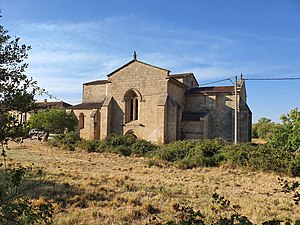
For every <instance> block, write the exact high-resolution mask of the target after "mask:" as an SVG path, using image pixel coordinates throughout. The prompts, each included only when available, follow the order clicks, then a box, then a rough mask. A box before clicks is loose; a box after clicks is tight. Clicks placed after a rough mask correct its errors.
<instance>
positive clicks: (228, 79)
mask: <svg viewBox="0 0 300 225" xmlns="http://www.w3.org/2000/svg"><path fill="white" fill-rule="evenodd" d="M226 80H229V81H230V82H231V83H233V82H232V80H231V79H230V78H226V79H222V80H217V81H213V82H209V83H205V84H200V85H199V86H204V85H208V84H215V83H219V82H222V81H226ZM233 84H234V83H233Z"/></svg>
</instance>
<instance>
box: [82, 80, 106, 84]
mask: <svg viewBox="0 0 300 225" xmlns="http://www.w3.org/2000/svg"><path fill="white" fill-rule="evenodd" d="M109 82H110V81H108V80H95V81H91V82H87V83H84V84H83V85H95V84H106V83H109Z"/></svg>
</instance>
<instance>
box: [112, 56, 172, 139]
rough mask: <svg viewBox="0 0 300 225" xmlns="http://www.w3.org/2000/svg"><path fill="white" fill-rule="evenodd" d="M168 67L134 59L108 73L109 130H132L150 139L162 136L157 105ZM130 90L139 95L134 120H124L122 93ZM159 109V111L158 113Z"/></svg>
mask: <svg viewBox="0 0 300 225" xmlns="http://www.w3.org/2000/svg"><path fill="white" fill-rule="evenodd" d="M168 73H169V71H167V70H164V69H160V68H157V67H153V66H150V65H147V64H144V63H141V62H139V61H134V62H132V63H131V64H129V65H127V66H126V67H124V68H122V69H120V70H118V71H116V72H115V73H113V74H112V75H110V76H109V78H108V80H109V81H110V82H111V83H110V84H109V86H108V87H109V88H108V95H110V96H113V98H114V104H113V107H112V114H111V116H112V118H113V119H112V130H111V132H112V133H117V134H126V133H127V132H131V133H134V134H135V135H136V136H138V137H140V138H143V139H146V140H150V141H153V142H163V140H164V135H162V134H163V133H164V130H161V129H164V126H163V127H162V126H161V123H164V120H165V116H164V109H163V111H162V110H161V109H160V107H158V103H159V100H160V98H161V95H163V94H165V93H167V77H168ZM128 90H133V91H134V92H136V93H137V95H138V97H139V106H138V111H139V116H138V120H135V121H131V122H128V123H126V122H125V104H126V101H125V100H124V96H125V93H126V92H127V91H128ZM162 113H163V115H162Z"/></svg>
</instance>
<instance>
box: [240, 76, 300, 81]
mask: <svg viewBox="0 0 300 225" xmlns="http://www.w3.org/2000/svg"><path fill="white" fill-rule="evenodd" d="M243 80H258V81H259V80H261V81H263V80H266V81H268V80H300V77H279V78H243Z"/></svg>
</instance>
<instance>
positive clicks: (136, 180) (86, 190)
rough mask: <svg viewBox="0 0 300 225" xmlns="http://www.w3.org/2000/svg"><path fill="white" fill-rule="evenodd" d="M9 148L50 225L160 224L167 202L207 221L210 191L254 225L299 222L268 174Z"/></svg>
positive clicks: (34, 146) (167, 214)
mask: <svg viewBox="0 0 300 225" xmlns="http://www.w3.org/2000/svg"><path fill="white" fill-rule="evenodd" d="M10 146H11V148H12V149H11V150H10V151H9V152H8V155H9V156H10V157H11V158H13V159H14V162H20V163H21V164H22V165H25V164H27V165H29V164H31V163H34V168H36V169H42V170H43V171H44V172H45V174H46V176H45V180H46V184H47V185H44V186H42V187H39V188H37V189H35V190H34V191H32V195H34V196H36V197H39V196H41V195H42V196H45V197H46V198H50V199H53V201H54V202H56V203H57V205H56V213H55V217H54V221H55V224H61V225H62V224H65V225H67V224H89V225H90V224H91V225H93V224H146V223H149V219H151V218H153V216H156V217H157V218H163V219H164V221H167V220H168V219H170V218H172V216H174V215H175V213H174V212H173V210H172V205H174V204H175V203H180V204H185V205H190V206H193V207H194V208H195V209H200V210H201V212H202V213H203V214H205V215H207V217H208V218H212V217H213V216H214V215H213V213H212V211H211V206H212V203H211V201H212V198H211V195H212V193H213V192H217V193H219V194H221V195H224V196H225V197H226V198H227V199H229V200H230V201H231V203H232V204H233V205H236V207H237V208H240V210H239V211H240V212H241V213H242V214H243V215H246V216H247V217H249V218H250V219H251V221H252V222H254V223H256V224H259V223H261V222H262V221H265V220H267V219H271V218H276V219H287V218H291V219H293V220H295V219H299V218H300V207H296V206H293V201H292V196H290V195H286V194H283V193H281V192H280V186H279V184H278V182H277V177H278V176H277V175H275V174H272V173H262V172H250V171H245V170H241V169H237V168H225V167H222V168H198V169H192V170H180V169H177V168H175V167H169V166H163V165H164V164H156V165H155V166H151V167H150V166H149V165H150V164H149V159H145V158H132V157H121V156H117V155H113V154H106V153H85V152H67V151H63V150H60V149H53V148H50V147H48V146H47V145H45V144H43V143H41V142H38V141H30V140H26V141H25V143H23V144H22V145H19V144H14V143H10ZM288 179H289V180H293V179H292V178H288ZM294 180H295V179H294ZM298 180H299V179H298ZM163 219H159V220H160V221H162V220H163Z"/></svg>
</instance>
